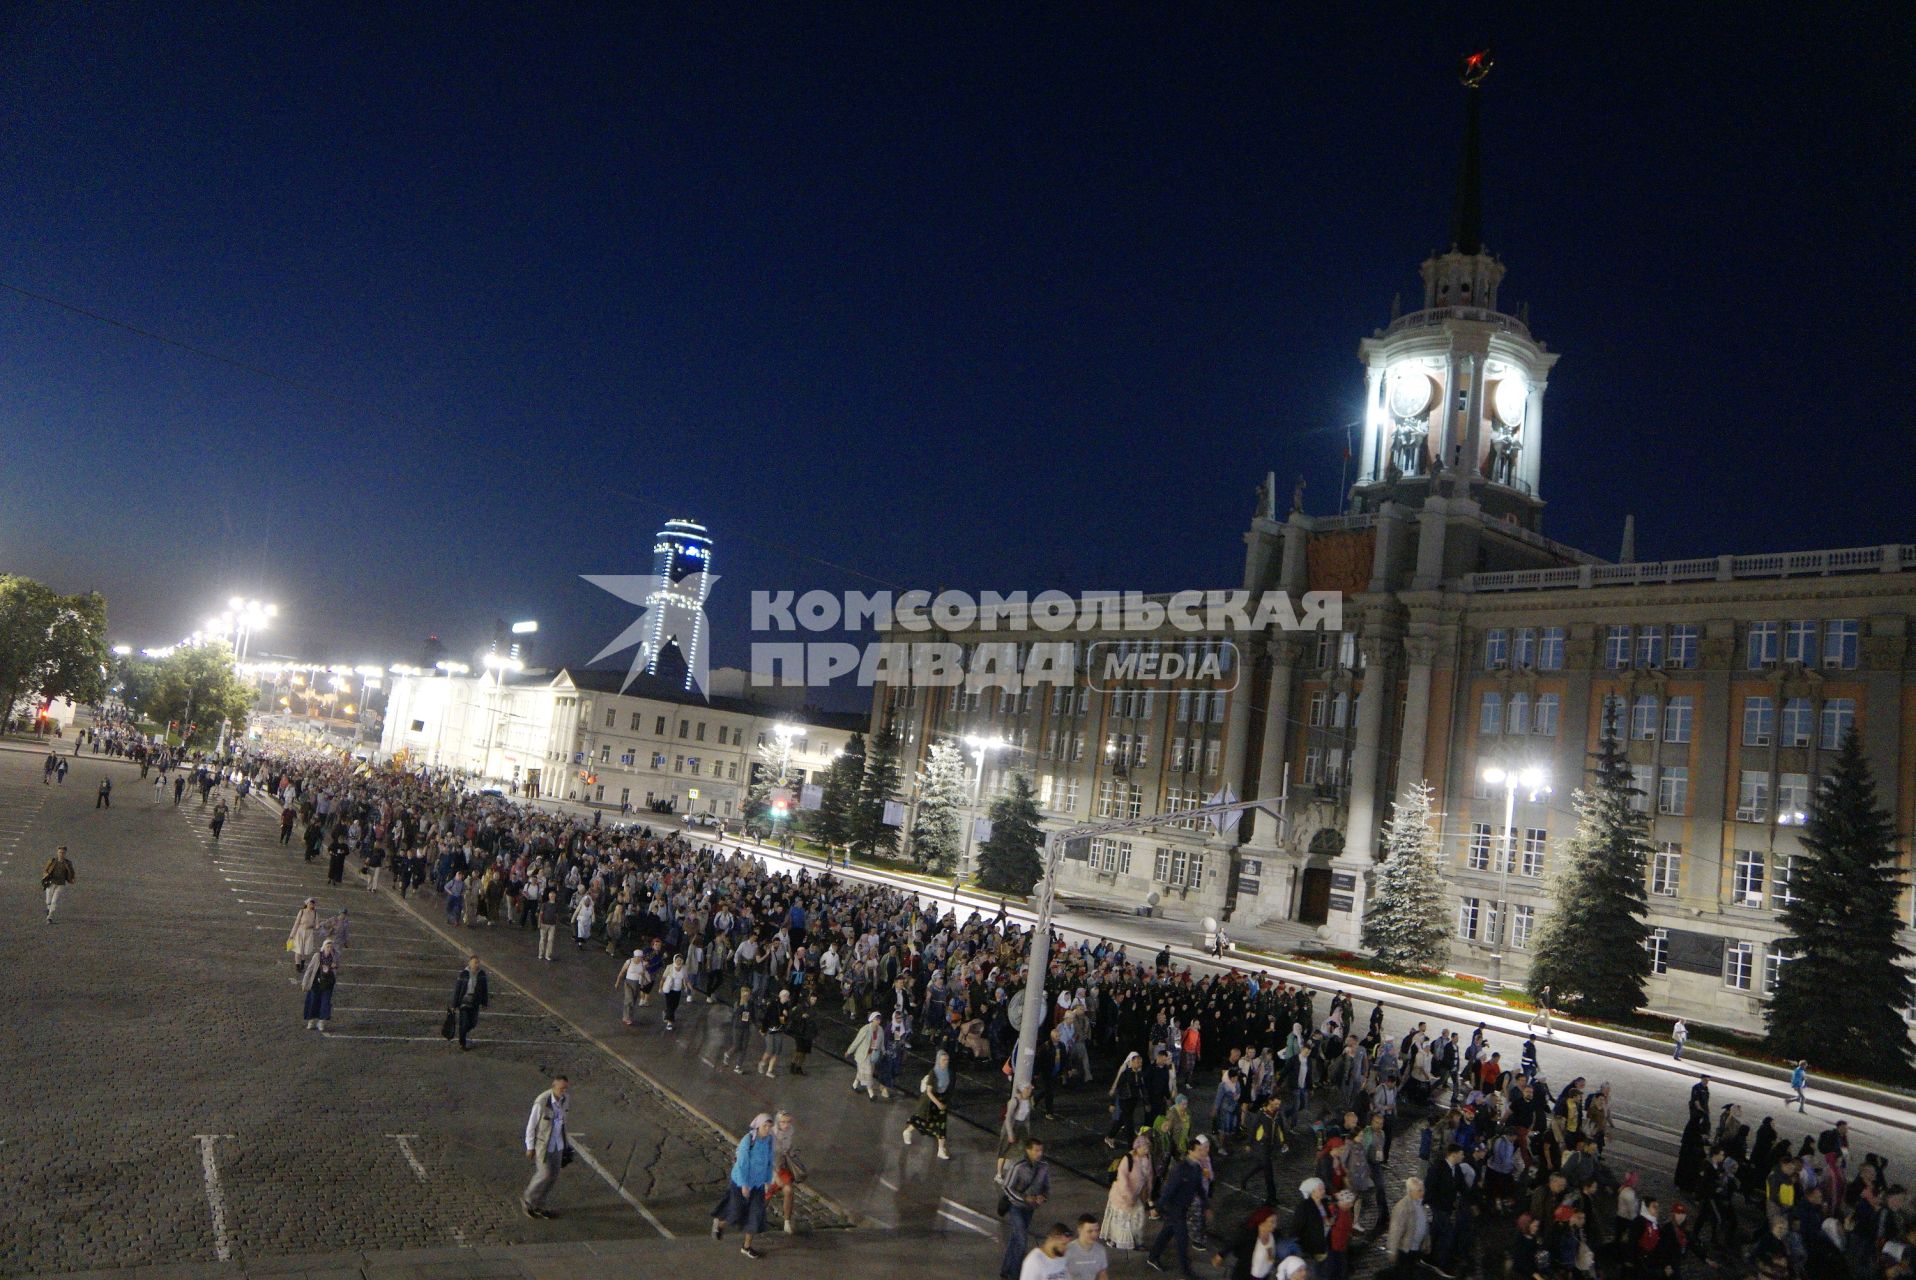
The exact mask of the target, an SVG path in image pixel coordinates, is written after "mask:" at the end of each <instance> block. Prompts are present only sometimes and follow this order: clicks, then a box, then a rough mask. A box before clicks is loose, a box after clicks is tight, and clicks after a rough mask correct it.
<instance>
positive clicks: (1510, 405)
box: [1490, 375, 1530, 427]
mask: <svg viewBox="0 0 1916 1280" xmlns="http://www.w3.org/2000/svg"><path fill="white" fill-rule="evenodd" d="M1529 395H1530V388H1529V387H1526V386H1525V385H1524V381H1523V379H1522V378H1518V377H1514V376H1508V375H1507V376H1505V377H1504V378H1503V379H1502V380H1501V381H1500V382H1498V383H1497V390H1496V392H1495V393H1494V394H1493V395H1492V396H1491V400H1490V407H1491V409H1492V410H1494V411H1495V412H1496V414H1497V421H1499V422H1501V423H1503V424H1504V425H1505V426H1506V427H1516V426H1521V425H1523V412H1524V402H1525V400H1526V399H1528V397H1529Z"/></svg>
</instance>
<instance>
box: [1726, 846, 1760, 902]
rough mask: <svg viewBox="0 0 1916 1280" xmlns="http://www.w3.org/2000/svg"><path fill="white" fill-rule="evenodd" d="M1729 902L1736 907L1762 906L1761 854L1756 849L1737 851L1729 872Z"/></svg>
mask: <svg viewBox="0 0 1916 1280" xmlns="http://www.w3.org/2000/svg"><path fill="white" fill-rule="evenodd" d="M1730 902H1731V905H1733V906H1738V907H1760V906H1762V905H1763V854H1762V851H1760V850H1757V849H1738V850H1737V851H1736V862H1735V864H1734V866H1733V867H1732V869H1731V872H1730Z"/></svg>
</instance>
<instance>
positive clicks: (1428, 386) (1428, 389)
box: [1390, 369, 1437, 418]
mask: <svg viewBox="0 0 1916 1280" xmlns="http://www.w3.org/2000/svg"><path fill="white" fill-rule="evenodd" d="M1436 398H1437V383H1436V381H1435V380H1434V379H1433V378H1432V377H1431V376H1430V375H1429V374H1427V373H1423V372H1420V371H1418V370H1415V369H1406V370H1403V371H1402V372H1400V373H1398V374H1396V375H1395V376H1394V377H1392V378H1391V382H1390V411H1391V415H1392V416H1393V417H1398V418H1421V417H1423V416H1424V415H1425V414H1426V413H1428V412H1430V406H1431V403H1432V402H1433V401H1434V400H1436Z"/></svg>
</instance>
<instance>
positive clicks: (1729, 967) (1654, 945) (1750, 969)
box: [1643, 929, 1795, 996]
mask: <svg viewBox="0 0 1916 1280" xmlns="http://www.w3.org/2000/svg"><path fill="white" fill-rule="evenodd" d="M1643 949H1644V950H1645V951H1647V952H1649V953H1650V972H1651V973H1656V974H1662V973H1668V972H1669V971H1670V931H1669V930H1668V929H1652V930H1651V931H1650V936H1649V937H1647V938H1645V939H1644V940H1643ZM1759 954H1760V955H1761V956H1762V958H1763V994H1764V995H1766V996H1771V995H1775V994H1776V982H1777V979H1778V977H1780V976H1781V975H1782V972H1783V966H1784V965H1786V964H1788V963H1789V962H1790V961H1791V960H1793V959H1795V957H1794V956H1792V955H1790V953H1789V952H1787V951H1785V950H1784V949H1783V948H1782V947H1779V946H1776V945H1774V944H1772V945H1770V946H1763V945H1762V944H1760V943H1756V942H1742V941H1731V942H1725V943H1724V944H1723V985H1724V986H1726V987H1728V988H1730V990H1732V991H1748V990H1750V989H1751V988H1752V987H1753V986H1754V985H1755V981H1756V963H1757V957H1758V955H1759Z"/></svg>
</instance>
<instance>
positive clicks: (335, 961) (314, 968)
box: [299, 938, 339, 1031]
mask: <svg viewBox="0 0 1916 1280" xmlns="http://www.w3.org/2000/svg"><path fill="white" fill-rule="evenodd" d="M338 982H339V952H337V951H335V950H334V949H333V940H332V939H331V938H327V939H326V940H325V941H324V942H321V943H320V944H319V950H317V951H315V952H313V958H312V959H311V960H308V961H307V962H306V969H305V972H304V973H303V974H302V975H301V977H300V983H299V985H300V986H301V987H303V988H305V991H306V1014H305V1016H306V1029H307V1030H308V1031H324V1030H325V1029H326V1021H327V1019H329V1018H331V1017H332V1016H333V988H334V987H335V986H336V985H338Z"/></svg>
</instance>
